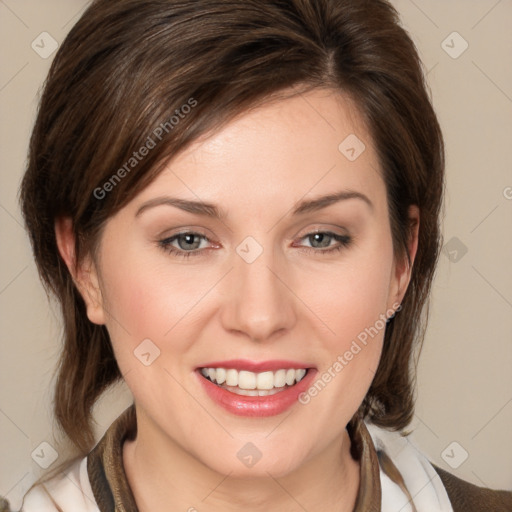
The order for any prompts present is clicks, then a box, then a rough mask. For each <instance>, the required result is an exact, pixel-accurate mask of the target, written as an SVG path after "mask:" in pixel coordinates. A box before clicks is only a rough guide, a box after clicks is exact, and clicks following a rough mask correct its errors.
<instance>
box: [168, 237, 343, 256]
mask: <svg viewBox="0 0 512 512" xmlns="http://www.w3.org/2000/svg"><path fill="white" fill-rule="evenodd" d="M318 234H322V235H327V236H329V237H330V238H333V239H334V240H336V241H337V242H339V244H340V245H337V246H335V247H331V248H330V249H316V248H315V247H305V248H304V247H303V248H302V249H301V250H302V252H306V253H311V252H314V253H316V254H323V255H325V254H333V253H336V252H340V251H341V250H343V249H346V248H348V247H349V246H350V245H351V243H352V237H351V236H348V235H338V234H336V233H333V232H331V231H313V232H311V233H308V234H307V235H305V236H303V237H301V240H302V239H305V238H309V237H311V236H313V235H318ZM184 235H196V236H199V237H200V238H204V239H205V240H209V239H208V237H206V236H205V235H202V234H201V233H196V232H194V231H184V232H182V233H177V234H176V235H173V236H171V237H169V238H165V239H163V240H159V241H158V246H159V247H160V248H161V249H162V250H164V251H165V252H166V253H168V254H171V255H172V256H178V257H182V258H189V257H190V256H200V255H201V254H203V252H204V249H194V250H193V251H183V250H181V249H176V248H175V247H172V246H171V243H172V242H174V241H175V240H176V239H177V238H179V237H180V236H184Z"/></svg>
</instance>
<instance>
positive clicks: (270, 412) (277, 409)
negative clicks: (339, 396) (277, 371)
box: [196, 368, 317, 417]
mask: <svg viewBox="0 0 512 512" xmlns="http://www.w3.org/2000/svg"><path fill="white" fill-rule="evenodd" d="M196 373H197V375H198V378H199V380H200V381H201V384H202V385H203V387H204V390H205V391H206V393H207V394H208V396H209V397H210V398H211V399H212V400H213V401H214V402H215V403H216V404H218V405H220V406H221V407H223V408H224V409H226V410H227V411H228V412H230V413H232V414H236V415H237V416H253V417H254V416H256V417H264V416H276V415H277V414H281V413H283V412H284V411H286V410H287V409H289V408H290V407H292V405H294V404H295V403H296V402H297V401H298V397H299V395H300V394H301V393H303V392H304V391H306V389H308V388H309V386H310V383H311V381H312V380H313V378H314V376H315V374H316V373H317V372H316V370H314V369H313V368H310V369H309V370H308V372H307V373H306V375H305V376H304V378H303V379H302V380H301V381H300V382H298V383H297V384H295V385H294V386H291V387H289V388H286V389H285V390H284V391H279V393H276V394H275V395H267V396H245V395H237V394H236V393H232V392H231V391H228V390H227V389H224V388H221V387H220V386H217V384H214V383H213V382H212V381H210V380H208V379H206V378H205V377H203V376H202V374H201V371H200V370H197V372H196Z"/></svg>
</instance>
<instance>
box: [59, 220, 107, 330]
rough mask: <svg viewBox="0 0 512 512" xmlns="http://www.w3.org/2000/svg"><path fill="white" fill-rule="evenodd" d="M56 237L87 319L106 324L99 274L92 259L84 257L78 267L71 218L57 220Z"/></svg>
mask: <svg viewBox="0 0 512 512" xmlns="http://www.w3.org/2000/svg"><path fill="white" fill-rule="evenodd" d="M55 237H56V239H57V247H58V249H59V253H60V255H61V257H62V259H63V260H64V262H65V263H66V266H67V267H68V270H69V273H70V274H71V277H72V278H73V282H74V283H75V285H76V287H77V288H78V291H79V292H80V295H81V296H82V298H83V299H84V302H85V304H86V307H87V317H88V318H89V320H90V321H91V322H92V323H94V324H98V325H102V324H104V323H105V314H104V310H103V298H102V295H101V290H100V287H99V280H98V273H97V270H96V267H95V265H94V262H93V261H92V258H91V257H90V256H89V255H87V256H84V258H83V261H81V262H79V263H78V265H77V262H76V258H75V233H74V232H73V223H72V221H71V219H70V218H69V217H58V218H57V219H55Z"/></svg>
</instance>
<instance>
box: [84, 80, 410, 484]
mask: <svg viewBox="0 0 512 512" xmlns="http://www.w3.org/2000/svg"><path fill="white" fill-rule="evenodd" d="M177 129H179V126H178V127H177ZM363 144H364V146H363ZM338 194H341V196H340V199H339V200H337V201H331V200H329V201H325V202H324V203H322V202H318V200H319V199H320V198H322V197H325V196H333V195H338ZM344 194H345V195H346V196H344ZM349 194H350V195H349ZM177 200H179V201H182V203H181V206H182V207H181V208H180V203H179V202H178V201H177ZM188 202H193V203H194V206H192V205H190V204H189V203H188ZM200 202H202V203H208V204H209V205H212V206H209V207H205V206H202V207H199V206H198V205H197V204H196V203H200ZM171 203H172V204H171ZM213 205H215V209H216V210H215V211H217V212H218V213H219V214H220V217H219V218H218V217H216V216H214V215H212V213H213V210H214V208H213ZM315 232H318V233H317V234H316V235H315ZM411 250H412V253H413V256H414V252H415V247H414V246H413V247H412V248H411ZM92 276H95V277H94V279H93V280H92V283H93V286H94V283H96V282H97V283H99V288H98V290H97V295H96V296H95V295H94V291H93V294H92V296H90V297H86V300H87V301H88V305H89V307H88V315H89V318H90V319H91V320H92V321H93V322H96V323H105V324H106V326H107V328H108V331H109V334H110V337H111V340H112V345H113V348H114V352H115V356H116V359H117V361H118V364H119V367H120V369H121V372H122V374H123V376H124V378H125V380H126V383H127V384H128V386H129V388H130V389H131V391H132V393H133V395H134V398H135V402H136V406H137V414H138V422H139V423H138V426H139V435H143V433H144V432H146V433H151V436H153V437H152V439H154V440H155V442H158V443H160V446H164V445H167V446H172V447H174V448H175V449H178V450H181V451H182V452H183V450H184V452H183V453H186V454H188V455H191V456H192V458H193V459H194V460H196V462H197V461H199V462H200V463H203V464H204V465H206V466H207V467H209V468H211V469H214V470H215V471H219V472H221V473H224V474H227V473H229V472H231V474H232V475H237V474H238V475H266V474H267V472H269V473H270V474H272V475H274V476H279V475H284V474H287V473H288V472H290V471H292V470H294V469H297V468H299V467H301V465H302V464H303V463H305V462H307V461H308V460H311V459H312V458H313V457H315V456H318V455H320V454H321V453H322V452H325V450H328V449H332V448H333V447H335V446H338V445H337V444H336V443H338V440H339V439H341V437H342V434H343V431H344V429H345V426H346V424H347V423H348V422H349V420H350V418H351V417H352V416H353V414H354V413H355V411H356V410H357V408H358V406H359V405H360V404H361V402H362V400H363V398H364V396H365V394H366V392H367V390H368V388H369V386H370V384H371V382H372V379H373V377H374V374H375V371H376V369H377V366H378V363H379V358H380V354H381V349H382V342H383V337H384V331H385V319H386V317H389V316H391V315H392V314H393V310H396V308H397V307H398V305H399V303H400V301H401V299H402V297H403V294H404V293H405V289H406V286H407V284H408V279H409V269H408V268H407V267H406V266H404V265H401V264H397V263H396V262H395V260H394V255H393V248H392V240H391V231H390V225H389V220H388V205H387V201H386V188H385V183H384V181H383V180H382V178H381V170H380V168H379V162H378V160H377V156H376V153H375V150H374V148H373V145H372V141H371V140H370V138H369V135H368V133H367V132H366V130H365V129H364V127H363V125H362V123H361V120H360V117H359V115H358V113H357V111H356V110H354V109H352V107H351V106H350V104H349V103H348V101H347V100H346V99H344V98H343V97H342V96H339V95H336V94H335V93H332V92H330V91H326V90H315V91H313V92H309V93H306V94H302V95H298V96H295V97H293V98H290V99H286V100H279V101H277V102H274V103H270V104H267V105H266V106H263V107H260V108H258V109H255V110H252V111H250V112H247V113H244V114H243V115H241V116H239V117H237V118H236V119H235V120H234V121H232V122H230V123H229V124H227V125H226V126H225V128H223V129H222V130H220V131H218V132H215V133H214V134H213V135H210V136H209V137H208V138H203V139H202V140H200V141H197V142H196V143H195V144H194V145H193V146H190V147H189V148H188V149H187V150H186V151H185V152H183V153H181V154H179V155H178V156H177V157H175V158H174V160H172V161H171V162H170V163H169V165H168V166H167V167H166V169H165V170H164V171H163V172H162V173H161V174H160V175H159V176H158V177H157V178H156V179H155V181H153V182H152V183H151V184H150V185H149V186H148V187H147V188H146V189H145V190H143V191H142V192H141V193H140V194H139V195H137V196H136V197H135V198H134V199H133V200H132V201H131V202H130V203H129V204H128V205H127V206H126V207H124V208H123V209H122V210H121V211H119V213H118V214H116V215H115V216H113V217H112V218H111V219H110V220H109V221H108V222H107V224H106V227H105V230H104V232H103V234H102V238H101V243H100V246H99V252H98V256H97V259H96V266H95V267H94V268H93V273H92ZM94 297H96V300H97V301H98V304H97V306H94V305H93V304H94ZM208 368H210V370H209V371H208V370H204V372H203V371H202V369H208ZM228 370H231V371H228ZM293 370H298V371H297V372H294V371H293ZM304 370H306V374H305V376H303V374H304ZM203 373H204V374H206V375H209V376H210V378H211V379H213V380H217V379H218V380H219V381H220V382H221V383H222V385H221V386H219V384H217V383H214V382H212V381H210V380H207V378H206V377H205V376H204V375H203ZM296 381H299V382H298V383H295V382H296ZM226 382H227V383H228V384H229V385H230V388H229V389H226ZM291 383H294V384H293V385H290V384H291ZM235 386H236V387H235ZM255 386H256V389H254V388H255ZM258 390H260V391H262V393H259V391H258ZM250 395H257V396H250ZM260 395H262V396H260ZM251 461H252V462H251Z"/></svg>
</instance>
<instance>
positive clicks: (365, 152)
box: [132, 89, 385, 214]
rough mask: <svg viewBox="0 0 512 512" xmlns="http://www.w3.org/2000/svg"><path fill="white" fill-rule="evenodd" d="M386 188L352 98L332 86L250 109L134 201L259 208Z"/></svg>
mask: <svg viewBox="0 0 512 512" xmlns="http://www.w3.org/2000/svg"><path fill="white" fill-rule="evenodd" d="M343 188H346V189H351V190H359V191H361V192H363V191H364V193H365V194H367V195H369V194H371V195H373V196H374V200H375V202H377V203H378V201H379V200H382V198H380V199H379V197H378V196H379V195H381V193H382V192H385V186H384V183H383V182H382V179H381V173H380V170H379V163H378V159H377V157H376V152H375V150H374V147H373V142H372V140H371V139H370V136H369V134H368V131H367V129H366V127H365V126H364V123H363V122H362V118H361V116H360V113H359V112H358V109H357V107H355V105H354V103H353V102H352V101H351V100H350V99H349V98H348V97H346V96H343V95H341V94H340V93H337V92H334V91H332V90H327V89H325V90H324V89H322V90H318V89H315V90H313V91H310V92H308V93H301V94H297V95H295V96H292V97H289V98H286V99H278V100H274V101H271V102H268V103H264V104H263V105H260V106H258V107H257V108H254V109H251V110H248V111H245V112H243V113H241V114H239V115H238V116H236V117H235V118H234V119H232V120H231V121H230V122H228V123H227V124H225V125H224V126H223V127H222V128H220V129H218V130H216V131H214V132H211V133H208V134H207V135H206V136H203V137H201V138H200V139H198V140H196V141H195V142H194V143H193V144H192V145H190V146H189V147H188V148H187V149H186V150H184V151H182V152H181V153H179V154H178V155H176V156H175V157H174V158H172V159H171V160H170V162H169V163H168V165H167V166H166V168H165V169H164V170H163V171H162V172H161V173H160V174H159V175H158V176H157V177H156V179H155V180H154V181H153V182H152V183H151V184H150V185H149V186H148V187H147V188H146V189H145V190H143V191H142V192H141V193H140V194H139V195H138V196H137V197H136V198H135V199H134V201H132V203H134V204H133V207H134V208H135V207H136V206H137V205H138V206H140V204H141V202H143V201H147V200H150V199H152V198H154V197H156V196H159V195H162V194H166V193H169V194H171V193H172V195H179V196H180V197H183V198H187V199H194V200H204V201H208V202H215V203H218V204H220V206H221V207H222V212H224V213H226V214H228V211H229V210H231V209H236V208H237V207H244V208H249V207H252V208H254V209H255V211H260V210H261V208H262V207H265V206H268V205H271V204H280V205H282V206H284V204H283V201H284V200H286V202H287V203H290V204H292V203H295V202H296V201H298V200H300V199H301V198H303V197H309V196H311V197H312V196H315V195H320V194H326V193H333V192H335V191H339V190H340V189H343Z"/></svg>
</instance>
